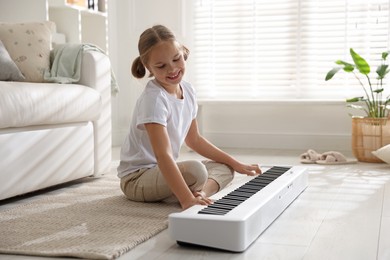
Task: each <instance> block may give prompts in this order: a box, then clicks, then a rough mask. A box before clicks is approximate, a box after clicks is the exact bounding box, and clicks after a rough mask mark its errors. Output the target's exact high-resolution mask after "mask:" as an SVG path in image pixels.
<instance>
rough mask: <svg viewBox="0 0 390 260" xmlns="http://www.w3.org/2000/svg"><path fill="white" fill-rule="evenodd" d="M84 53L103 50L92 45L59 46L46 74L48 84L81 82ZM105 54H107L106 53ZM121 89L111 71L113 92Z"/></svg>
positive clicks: (53, 54) (56, 47) (51, 56)
mask: <svg viewBox="0 0 390 260" xmlns="http://www.w3.org/2000/svg"><path fill="white" fill-rule="evenodd" d="M84 51H98V52H101V53H104V51H103V50H101V49H100V48H98V47H97V46H95V45H92V44H69V43H68V44H58V45H56V46H55V47H54V48H53V50H52V52H51V54H50V63H51V68H50V70H46V71H45V73H44V79H45V81H47V82H57V83H61V84H67V83H75V82H78V81H79V80H80V70H81V59H82V57H83V55H82V54H83V52H84ZM104 54H105V53H104ZM118 91H119V87H118V84H117V82H116V79H115V75H114V73H113V71H112V70H111V92H112V93H113V94H116V93H118Z"/></svg>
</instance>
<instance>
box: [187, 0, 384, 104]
mask: <svg viewBox="0 0 390 260" xmlns="http://www.w3.org/2000/svg"><path fill="white" fill-rule="evenodd" d="M389 2H390V1H389V0H371V1H369V0H327V1H323V0H272V1H266V0H193V1H190V3H188V6H189V8H190V9H191V11H192V17H190V18H189V19H190V21H189V22H188V24H189V26H190V32H191V37H192V40H191V56H190V61H189V62H190V63H191V81H192V83H193V84H194V86H195V88H196V89H197V93H198V98H199V99H343V98H346V97H353V96H356V95H362V93H363V92H362V89H361V87H360V85H358V82H357V80H356V79H355V78H354V77H353V76H352V75H351V74H347V73H342V72H341V73H339V74H337V75H336V76H335V78H334V79H332V80H331V81H327V82H325V75H326V73H327V72H328V71H329V70H330V69H331V68H332V67H334V66H336V65H335V63H334V61H336V60H338V59H342V60H345V61H348V62H352V59H351V58H350V56H349V48H353V49H354V50H355V51H356V52H357V53H359V54H360V55H361V56H362V57H364V58H365V59H366V60H367V61H368V62H369V63H370V64H371V66H372V68H371V71H373V72H374V73H375V70H376V67H377V65H378V64H379V61H380V54H381V53H382V52H383V51H387V50H388V47H389V27H390V24H389ZM373 77H375V75H373ZM389 88H390V86H388V87H386V88H385V89H386V91H388V89H389Z"/></svg>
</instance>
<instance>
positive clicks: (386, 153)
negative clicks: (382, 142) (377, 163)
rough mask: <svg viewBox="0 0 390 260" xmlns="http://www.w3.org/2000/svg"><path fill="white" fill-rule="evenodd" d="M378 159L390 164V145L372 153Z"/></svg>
mask: <svg viewBox="0 0 390 260" xmlns="http://www.w3.org/2000/svg"><path fill="white" fill-rule="evenodd" d="M372 153H373V154H374V155H375V156H376V157H378V158H379V159H381V160H382V161H384V162H385V163H388V164H390V144H388V145H386V146H383V147H382V148H379V149H378V150H376V151H373V152H372Z"/></svg>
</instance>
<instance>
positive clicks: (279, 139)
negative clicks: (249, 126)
mask: <svg viewBox="0 0 390 260" xmlns="http://www.w3.org/2000/svg"><path fill="white" fill-rule="evenodd" d="M204 136H205V137H206V138H207V139H208V140H209V141H211V142H212V143H213V144H215V145H216V146H218V147H226V148H250V149H292V150H307V149H309V148H311V149H317V150H322V151H329V150H338V151H349V150H351V136H350V135H341V134H340V135H327V134H280V133H277V134H273V133H210V132H208V133H207V132H206V133H204Z"/></svg>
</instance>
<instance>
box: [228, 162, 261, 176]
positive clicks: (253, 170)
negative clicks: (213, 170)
mask: <svg viewBox="0 0 390 260" xmlns="http://www.w3.org/2000/svg"><path fill="white" fill-rule="evenodd" d="M233 169H234V170H235V171H236V172H238V173H241V174H246V175H248V176H255V175H258V174H261V169H260V166H259V165H258V164H243V163H239V164H237V165H235V167H233Z"/></svg>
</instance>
